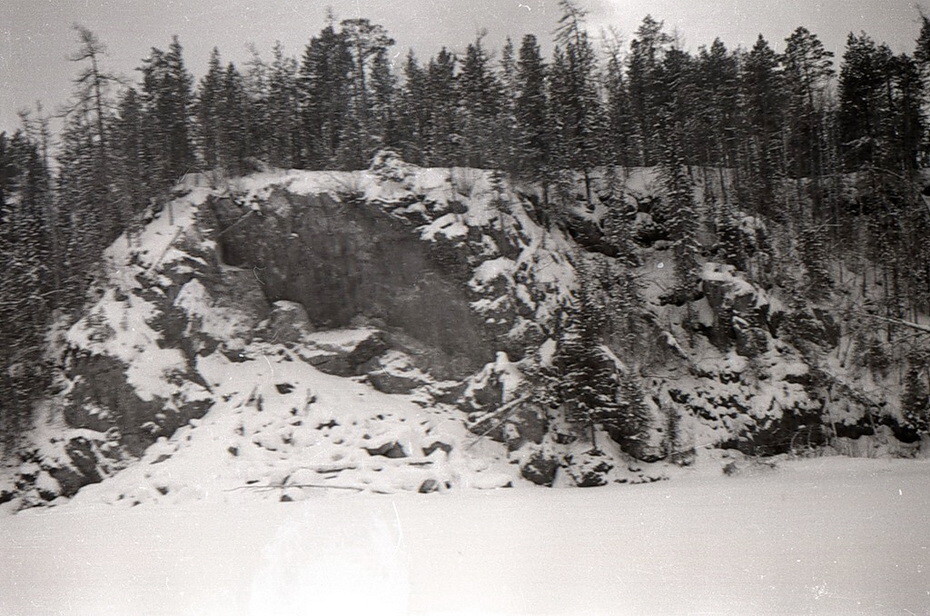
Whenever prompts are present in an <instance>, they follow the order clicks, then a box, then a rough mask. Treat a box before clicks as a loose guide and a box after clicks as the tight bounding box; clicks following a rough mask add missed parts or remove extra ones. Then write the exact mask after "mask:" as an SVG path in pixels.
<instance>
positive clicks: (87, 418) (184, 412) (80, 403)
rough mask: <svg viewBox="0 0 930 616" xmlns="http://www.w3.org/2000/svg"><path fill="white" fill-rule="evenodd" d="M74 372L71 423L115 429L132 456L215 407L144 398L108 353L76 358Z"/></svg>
mask: <svg viewBox="0 0 930 616" xmlns="http://www.w3.org/2000/svg"><path fill="white" fill-rule="evenodd" d="M71 374H72V375H74V377H75V385H74V389H73V390H72V392H71V396H70V404H68V406H67V407H66V408H65V414H64V417H65V421H66V422H67V424H68V425H69V426H70V427H72V428H86V429H89V430H94V431H97V432H107V431H110V430H111V429H114V428H115V429H116V431H117V433H118V434H119V437H120V438H119V440H120V444H121V446H122V447H123V448H124V449H125V451H126V452H127V453H128V454H129V455H133V456H137V455H140V454H141V453H142V452H143V451H145V449H146V448H147V447H148V446H149V445H151V444H152V443H154V442H155V441H156V440H157V439H158V437H159V436H165V435H170V434H172V433H173V432H174V431H175V430H177V429H178V428H180V427H181V426H183V425H184V424H186V423H187V422H188V421H190V420H191V419H195V418H200V417H203V416H204V415H205V414H206V413H207V411H208V410H209V409H210V406H211V405H212V402H210V401H207V400H201V401H195V402H188V403H179V402H180V401H172V402H171V403H169V401H168V400H163V399H160V398H157V397H155V398H153V399H152V400H143V399H142V398H140V397H139V395H138V393H137V392H136V390H135V389H133V387H132V386H131V385H130V384H129V383H128V382H127V381H126V375H125V366H124V365H123V364H122V363H120V362H119V360H117V359H114V358H112V357H108V356H105V355H91V356H87V357H82V358H78V359H76V360H75V361H74V363H73V368H72V372H71ZM185 378H191V377H190V376H187V377H185ZM192 380H193V379H192ZM98 481H99V479H98Z"/></svg>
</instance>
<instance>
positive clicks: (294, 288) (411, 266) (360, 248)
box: [211, 190, 492, 370]
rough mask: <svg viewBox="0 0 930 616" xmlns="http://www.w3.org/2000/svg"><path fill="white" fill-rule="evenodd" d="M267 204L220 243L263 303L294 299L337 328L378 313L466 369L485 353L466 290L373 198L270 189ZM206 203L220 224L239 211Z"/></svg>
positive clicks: (227, 203) (317, 320)
mask: <svg viewBox="0 0 930 616" xmlns="http://www.w3.org/2000/svg"><path fill="white" fill-rule="evenodd" d="M268 202H269V203H270V204H272V205H275V204H278V205H280V207H278V208H277V210H276V212H277V213H275V212H268V213H266V214H265V215H263V216H251V217H250V218H249V219H247V220H246V221H245V222H244V223H242V224H241V225H240V226H239V227H237V228H236V229H235V230H234V231H233V232H230V233H228V234H227V235H224V236H223V237H222V238H221V240H220V241H221V246H220V247H221V254H222V256H223V259H224V260H225V261H226V262H227V263H228V264H230V265H235V266H238V267H242V268H252V269H254V270H255V271H256V272H257V274H256V275H257V276H258V278H259V279H260V280H261V281H262V284H263V287H264V290H265V294H266V296H267V297H268V298H269V299H270V300H271V301H277V300H289V301H293V302H298V303H300V304H301V305H303V306H304V308H305V309H306V311H307V315H308V318H309V320H310V322H311V323H312V324H313V325H314V326H318V327H329V328H332V327H344V326H347V325H349V324H350V323H351V322H352V321H353V319H355V318H358V317H360V316H363V317H367V318H369V319H377V320H380V321H382V322H384V323H385V325H386V326H387V327H388V328H397V329H399V330H401V331H403V332H404V333H406V334H408V335H411V336H414V337H415V338H417V339H418V340H421V341H423V342H424V343H426V344H428V345H430V346H434V347H436V348H439V349H441V350H442V351H443V352H445V353H447V354H449V355H451V356H454V357H457V358H464V359H466V360H467V368H468V369H469V370H474V369H476V368H477V367H479V366H480V365H483V364H484V363H485V362H486V361H488V360H489V359H490V358H491V356H492V350H491V344H490V341H489V336H488V334H487V333H486V331H485V328H484V325H483V323H482V322H481V321H480V319H479V318H478V317H477V316H476V315H475V314H474V312H473V311H472V310H471V308H470V306H469V301H470V298H469V297H468V294H467V291H466V290H465V289H463V288H462V285H460V284H457V283H456V282H455V276H454V275H453V276H450V275H449V274H450V272H449V271H448V270H449V268H450V267H451V266H450V265H449V264H445V263H443V262H441V260H439V259H436V258H434V255H432V254H431V250H435V249H436V247H435V246H433V247H431V246H430V245H429V243H427V242H423V241H421V240H420V239H419V237H418V236H417V234H416V232H415V229H414V228H413V227H412V225H411V223H409V222H407V221H405V220H403V219H401V218H398V217H394V216H391V215H390V214H388V213H387V212H385V211H384V210H383V209H381V208H380V207H378V206H377V205H376V204H371V203H367V202H365V201H362V200H359V199H347V200H346V201H345V202H342V201H339V200H337V199H336V198H334V197H332V196H331V195H328V194H317V195H295V194H292V193H288V192H286V191H283V190H276V191H275V192H273V193H272V195H271V197H269V200H268ZM211 205H212V207H213V209H214V211H215V213H216V216H217V218H218V219H219V221H220V224H221V226H229V225H231V224H233V223H234V222H235V221H236V220H238V219H240V218H241V217H242V215H243V213H242V211H241V208H240V207H239V206H238V205H237V204H236V203H234V202H233V201H232V200H230V199H215V200H213V201H211ZM269 209H272V208H269ZM453 265H454V264H453ZM450 278H451V280H450Z"/></svg>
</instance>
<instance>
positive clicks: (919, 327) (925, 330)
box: [860, 312, 930, 334]
mask: <svg viewBox="0 0 930 616" xmlns="http://www.w3.org/2000/svg"><path fill="white" fill-rule="evenodd" d="M860 314H861V316H864V317H868V318H870V319H876V320H878V321H884V322H886V323H893V324H894V325H901V326H903V327H909V328H911V329H913V330H916V331H919V332H921V333H923V334H930V327H927V326H926V325H921V324H920V323H912V322H911V321H902V320H901V319H894V318H892V317H883V316H880V315H877V314H870V313H868V312H862V313H860Z"/></svg>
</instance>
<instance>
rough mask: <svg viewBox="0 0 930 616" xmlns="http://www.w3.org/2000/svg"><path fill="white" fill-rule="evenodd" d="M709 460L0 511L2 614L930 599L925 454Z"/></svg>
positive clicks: (477, 610)
mask: <svg viewBox="0 0 930 616" xmlns="http://www.w3.org/2000/svg"><path fill="white" fill-rule="evenodd" d="M714 468H716V469H719V465H716V466H715V465H712V464H710V463H707V464H704V465H703V466H702V465H700V464H699V465H698V468H697V469H696V470H695V469H686V470H683V471H681V473H680V474H679V475H678V476H675V477H674V478H673V479H672V480H671V481H666V482H661V483H656V484H649V485H637V486H611V487H605V488H593V489H585V490H579V489H571V490H568V489H566V490H561V489H553V490H545V489H534V488H516V489H501V490H484V491H477V490H461V491H450V492H447V493H441V494H427V495H420V494H391V495H378V494H370V493H368V494H352V493H342V492H338V493H323V492H317V496H315V497H313V498H309V499H307V500H304V501H301V502H287V503H280V502H275V501H273V500H265V501H260V500H253V501H244V502H236V503H235V504H232V503H229V502H224V501H222V500H217V501H211V500H201V501H190V502H180V503H175V504H170V505H169V504H166V503H164V502H157V501H152V502H146V503H143V504H142V505H139V506H137V507H132V508H125V507H117V506H113V505H107V504H104V503H102V502H99V501H97V502H93V501H89V500H88V501H81V500H80V499H77V500H75V501H72V502H70V503H66V504H64V505H62V506H59V507H52V508H44V509H32V510H27V511H23V512H21V513H19V514H16V515H3V516H2V517H0V529H2V536H0V613H2V614H4V615H15V616H28V615H31V614H68V615H69V616H78V615H84V614H86V615H93V616H101V615H108V614H126V615H133V616H138V615H147V614H166V615H167V614H170V615H172V616H176V615H181V614H204V615H206V614H211V615H212V614H217V615H223V616H232V615H236V614H271V615H285V614H342V613H347V614H356V613H359V614H380V615H384V614H405V613H415V614H930V515H928V513H930V461H927V460H907V461H905V460H875V459H849V458H839V457H834V458H816V459H808V460H799V461H783V462H781V463H780V464H779V466H778V468H777V469H774V470H769V469H768V468H767V467H765V466H750V467H749V469H750V470H747V471H746V472H744V473H741V474H738V475H736V476H732V477H725V476H723V475H721V474H720V473H719V470H714ZM702 469H703V470H702ZM751 469H755V470H754V471H752V472H750V471H751Z"/></svg>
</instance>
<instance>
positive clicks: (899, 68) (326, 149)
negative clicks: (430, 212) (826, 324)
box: [0, 0, 930, 433]
mask: <svg viewBox="0 0 930 616" xmlns="http://www.w3.org/2000/svg"><path fill="white" fill-rule="evenodd" d="M560 7H561V9H562V17H561V20H560V21H559V25H558V28H557V29H556V30H555V32H554V33H553V40H552V43H553V51H552V53H551V54H550V55H549V56H548V57H544V55H543V54H542V51H541V48H540V41H539V39H537V37H536V36H534V35H532V34H528V35H526V36H524V37H523V38H522V40H521V41H520V43H519V45H516V44H515V43H514V42H512V41H511V40H510V39H508V40H507V42H506V44H505V45H504V47H503V48H502V49H500V50H499V51H498V50H492V49H490V48H489V46H488V45H487V43H486V40H485V39H486V37H485V35H484V34H483V33H479V34H478V35H477V36H476V38H475V40H474V41H473V42H472V43H470V44H469V45H468V46H467V47H466V49H465V51H464V53H461V54H457V53H453V52H452V51H450V50H448V49H446V48H442V49H441V50H440V51H439V52H438V53H437V54H435V55H434V56H432V57H430V58H428V59H425V60H421V59H420V58H418V57H417V56H416V55H415V53H414V52H413V51H410V52H409V53H408V54H407V56H406V58H405V59H404V60H403V61H402V62H401V63H399V66H395V65H394V63H393V62H392V59H391V58H392V57H393V56H392V54H391V52H390V50H391V48H392V47H393V45H394V43H395V42H394V40H393V39H392V38H391V37H390V35H389V33H388V32H387V31H386V30H385V28H384V27H382V26H380V25H378V24H374V23H372V22H370V21H369V20H367V19H361V18H359V19H346V20H342V21H337V19H336V18H335V17H334V16H333V15H332V14H330V15H329V16H328V18H327V22H326V25H325V27H324V28H323V29H322V30H321V31H320V32H319V33H317V34H315V35H314V36H312V37H311V38H310V40H309V42H308V44H307V45H306V46H305V48H304V49H303V50H302V52H301V54H300V55H299V56H297V57H294V56H289V55H288V54H287V53H286V52H285V50H284V48H283V46H282V45H281V44H277V45H275V47H274V49H273V50H272V53H271V58H270V60H266V59H263V58H262V57H261V56H260V55H259V54H258V53H257V52H256V51H254V50H253V52H252V56H251V58H250V59H249V60H248V61H246V62H244V63H242V65H241V66H237V65H236V64H235V63H232V62H224V61H223V59H222V56H221V54H220V52H219V50H214V51H213V53H212V54H211V56H210V59H209V62H208V66H207V67H206V73H205V75H204V76H203V78H201V79H200V80H199V81H198V80H195V78H194V76H193V75H192V74H191V72H190V71H189V70H188V68H187V67H186V65H185V62H184V58H183V48H182V46H181V44H180V42H179V40H178V39H177V37H175V38H174V39H172V41H171V42H170V44H169V45H168V46H167V48H166V49H160V48H154V47H153V48H152V49H151V52H150V53H149V54H148V56H147V57H145V58H143V59H142V61H141V64H140V66H139V68H138V73H139V78H138V80H137V81H135V82H134V83H126V81H125V80H124V79H120V78H118V77H117V76H116V75H114V74H113V73H112V72H110V71H109V70H108V69H107V67H106V47H105V45H104V43H103V42H102V41H100V40H99V38H98V37H97V36H96V35H95V34H94V33H93V32H92V31H91V30H89V29H87V28H84V27H81V26H76V33H77V35H78V46H77V50H76V51H75V53H74V54H73V56H72V57H71V58H70V59H71V60H72V61H73V62H74V63H75V66H76V69H77V73H76V75H75V77H74V79H73V96H72V97H71V99H70V100H69V101H68V103H67V104H66V105H65V106H63V107H62V109H61V110H60V113H59V116H60V117H61V118H63V127H62V129H61V131H60V134H57V135H52V134H51V132H50V130H49V116H48V115H47V114H45V113H44V112H43V110H42V109H41V108H39V109H38V110H36V111H34V112H28V113H23V114H22V127H21V128H20V129H19V130H17V131H16V132H15V133H13V134H12V135H8V134H6V133H3V134H0V254H2V255H3V258H4V262H5V265H6V266H5V267H3V268H2V272H0V291H2V293H0V297H2V299H0V369H2V374H3V376H2V378H0V401H2V402H0V404H2V406H3V413H2V419H3V424H4V425H0V430H2V431H3V432H4V433H9V432H10V431H11V430H13V431H15V429H16V428H17V427H18V426H19V425H20V424H21V422H22V421H23V420H24V419H23V418H25V417H28V407H29V405H30V404H31V401H32V400H34V399H35V397H36V395H37V392H40V391H43V390H44V389H45V388H46V387H47V386H48V382H47V377H46V376H45V375H47V374H48V371H47V370H43V369H41V368H40V367H41V366H42V365H43V362H44V359H43V357H42V348H43V337H44V335H45V332H46V330H47V325H48V323H49V319H50V318H51V317H52V315H53V314H56V311H58V312H59V313H67V312H69V311H75V310H77V309H79V307H80V306H81V305H82V303H83V299H84V293H85V291H86V289H87V288H88V285H89V283H90V281H91V280H92V277H93V276H94V274H95V272H96V271H97V265H98V264H99V261H100V258H101V255H102V252H103V250H104V249H105V247H106V246H107V245H109V243H111V242H112V241H113V240H114V239H115V238H116V237H118V236H119V235H120V234H121V233H122V232H124V231H125V230H127V229H130V230H131V228H132V225H133V224H136V223H135V222H134V221H137V220H138V214H139V213H140V212H143V211H144V210H146V208H148V207H150V206H152V204H153V202H156V201H158V200H159V199H160V198H162V196H163V195H164V194H165V193H166V191H167V190H168V189H169V188H170V187H171V186H172V185H173V184H174V183H175V182H176V181H177V180H178V179H180V178H181V177H182V176H183V175H184V174H186V173H189V172H193V171H198V170H205V169H222V170H224V171H225V172H226V173H229V174H232V175H236V174H243V173H247V172H248V171H249V170H250V169H253V168H254V161H255V160H256V159H258V160H261V161H265V162H267V163H268V164H270V165H272V166H275V167H283V168H299V169H361V168H365V167H367V166H368V164H369V161H370V159H371V157H372V155H373V154H374V153H375V152H376V151H378V150H380V149H383V148H388V149H393V150H395V151H397V152H398V153H399V154H400V155H401V156H402V157H403V158H404V159H405V160H407V161H409V162H412V163H415V164H418V165H424V166H470V167H481V168H494V169H499V170H501V171H502V172H505V173H507V174H509V175H510V176H511V177H513V178H517V179H520V180H524V181H531V182H537V183H539V184H540V185H541V186H542V187H543V194H544V200H545V202H546V205H547V206H549V207H551V208H552V210H553V211H555V212H556V213H557V211H558V207H559V203H560V202H562V201H564V200H565V198H567V197H566V195H568V194H570V193H572V191H574V190H575V189H574V186H575V182H576V178H581V181H582V184H583V190H584V196H585V197H586V198H587V200H588V202H589V203H590V202H593V200H594V196H595V195H594V193H595V192H598V195H597V196H598V197H599V198H600V199H601V200H602V201H603V202H604V203H605V204H607V205H608V207H610V208H612V211H611V216H609V217H608V221H607V223H606V225H605V227H606V228H605V233H606V235H608V236H609V237H610V238H613V239H614V240H615V241H616V242H617V243H618V244H624V242H625V243H627V244H628V243H629V225H630V224H631V222H630V221H631V215H630V212H627V211H625V210H624V207H625V206H624V205H623V203H624V200H623V199H622V198H621V196H620V195H621V192H622V191H620V190H619V189H616V187H614V188H611V187H610V185H611V182H610V181H606V184H607V185H608V186H607V188H606V189H605V181H604V180H601V181H600V182H596V181H595V178H596V177H601V178H604V177H607V178H608V179H609V178H611V177H615V176H616V174H618V173H622V170H623V169H626V168H630V167H637V166H642V167H658V169H659V171H660V178H661V181H662V183H663V186H664V188H665V193H666V198H665V203H664V205H663V210H664V211H663V213H664V218H665V221H666V222H665V224H666V226H667V227H668V232H669V235H670V237H671V239H672V240H673V246H674V251H675V257H676V263H677V265H678V268H677V271H678V272H679V277H680V278H681V286H682V288H683V289H687V288H688V287H689V285H692V284H693V281H694V276H695V269H696V267H697V263H698V258H697V253H698V251H699V250H700V247H699V246H698V245H697V240H696V238H695V235H696V232H697V229H698V227H699V226H700V225H701V224H705V223H706V224H709V225H710V226H711V227H713V228H714V229H715V230H716V231H717V232H718V235H719V236H720V237H727V236H728V235H727V234H728V233H729V234H730V236H731V237H734V238H736V237H738V233H737V230H736V227H737V226H738V221H737V220H736V218H737V211H739V212H744V213H748V214H753V215H757V216H760V217H764V218H766V219H768V220H771V221H773V223H774V224H780V225H785V226H787V227H790V228H792V229H794V230H796V231H797V233H798V237H799V238H801V241H800V242H799V246H798V249H797V253H798V254H797V258H798V260H799V261H800V262H801V263H802V264H803V269H804V272H805V278H804V280H803V281H802V282H801V283H799V284H800V285H801V288H800V289H799V292H800V294H801V295H803V296H805V297H808V298H810V299H813V300H817V299H823V298H824V297H825V296H826V295H825V294H826V293H828V292H829V289H830V286H831V284H832V283H833V280H832V278H833V273H832V271H831V267H832V266H831V264H835V262H836V261H837V260H838V259H840V258H846V257H849V258H851V259H853V261H855V259H860V261H859V262H861V263H870V264H872V265H869V266H868V267H867V266H866V265H863V266H862V272H863V274H862V275H863V284H865V276H866V275H867V271H871V272H872V275H873V276H874V277H876V278H880V279H881V280H882V281H883V284H884V286H883V289H884V293H885V298H884V300H885V301H884V306H883V310H884V311H885V314H886V316H888V317H891V318H905V317H907V316H908V314H910V313H916V312H919V311H923V312H926V310H927V307H928V304H930V246H928V242H926V241H925V239H926V237H928V236H930V235H928V231H930V225H928V214H930V210H928V209H927V206H926V205H925V202H924V201H923V199H922V198H921V196H920V195H919V193H918V191H917V189H916V188H917V187H918V185H919V171H920V169H921V167H922V166H924V165H925V164H926V162H927V160H928V157H930V142H928V134H927V133H928V126H927V122H926V118H925V114H924V112H923V109H924V107H925V106H926V104H927V103H928V89H927V80H928V76H930V21H928V19H927V18H926V17H924V18H923V22H922V23H923V26H922V28H921V30H920V33H919V37H918V39H917V41H916V47H915V51H914V52H913V53H911V54H907V53H900V54H895V53H893V52H892V51H891V49H890V48H889V47H888V46H887V45H884V44H880V43H878V42H876V41H874V40H873V39H871V38H870V37H869V36H868V35H867V34H865V33H860V34H850V36H849V39H848V41H847V46H846V49H845V52H844V54H843V57H842V59H841V62H840V66H839V70H838V71H837V69H836V65H835V62H834V58H833V54H832V53H831V52H830V51H828V50H826V49H825V48H824V46H823V44H822V43H821V41H820V40H819V39H818V37H817V35H816V34H814V33H812V32H810V31H808V30H807V29H806V28H804V27H799V28H797V29H796V30H795V31H794V32H793V33H791V34H790V35H789V36H788V37H787V38H786V39H785V41H784V51H782V52H781V53H778V52H776V51H775V49H774V48H773V46H772V45H771V44H770V43H769V42H768V41H766V40H765V39H764V38H763V37H762V36H761V35H760V36H759V38H758V40H757V41H756V43H755V44H754V45H753V46H752V47H751V48H750V49H742V48H739V49H729V48H727V46H726V45H725V44H724V43H723V42H722V41H721V40H720V39H716V40H714V41H713V42H712V43H711V44H710V45H708V46H702V47H700V48H699V49H698V50H697V51H696V52H690V51H688V50H686V49H684V48H683V47H682V45H681V44H680V42H679V41H678V40H677V39H676V38H675V37H673V36H671V35H670V34H668V32H667V31H666V30H665V28H664V26H663V23H662V22H661V21H657V20H655V19H653V18H652V17H649V16H647V17H646V18H645V19H644V20H643V21H642V23H641V24H640V25H639V27H638V28H637V30H636V31H635V33H634V34H633V36H632V37H631V40H630V41H629V42H628V44H627V43H626V42H625V41H623V40H622V39H621V37H619V36H618V35H616V34H615V33H612V32H608V33H606V34H605V35H603V36H599V37H595V36H592V35H591V34H590V33H589V32H588V30H587V29H586V26H585V17H586V13H585V11H584V9H583V8H582V7H581V6H580V5H579V4H578V3H576V2H575V1H573V0H561V2H560ZM724 173H725V174H726V176H727V180H726V181H722V180H721V181H720V182H719V183H718V185H719V187H720V190H721V191H722V194H721V195H720V198H719V203H716V204H714V209H713V218H712V220H701V219H700V215H699V214H698V212H697V207H696V204H695V203H694V202H693V201H694V196H693V195H694V191H693V188H694V185H695V183H696V181H697V180H698V179H700V178H699V176H701V175H703V176H704V178H703V179H704V180H707V179H708V178H707V176H708V174H719V175H721V176H722V175H723V174H724ZM598 174H600V176H598ZM850 182H852V183H853V186H852V188H853V190H850ZM605 191H606V192H605ZM556 218H557V217H556ZM622 252H623V251H622V250H621V253H622ZM628 252H629V251H627V253H628ZM744 252H745V250H744V248H741V246H740V244H739V242H738V241H733V242H731V243H730V245H729V248H727V249H726V250H724V251H723V252H722V257H721V258H723V259H724V260H727V261H729V262H731V264H733V265H735V266H737V267H745V265H746V263H745V261H746V259H745V254H744Z"/></svg>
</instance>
